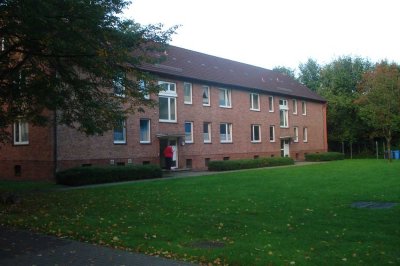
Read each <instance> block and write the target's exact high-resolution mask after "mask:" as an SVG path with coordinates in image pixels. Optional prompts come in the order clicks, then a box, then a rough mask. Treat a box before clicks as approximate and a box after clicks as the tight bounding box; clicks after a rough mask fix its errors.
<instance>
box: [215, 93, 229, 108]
mask: <svg viewBox="0 0 400 266" xmlns="http://www.w3.org/2000/svg"><path fill="white" fill-rule="evenodd" d="M221 96H223V98H221ZM218 101H219V107H222V108H232V90H231V89H224V88H219V93H218ZM221 101H224V102H223V103H221Z"/></svg>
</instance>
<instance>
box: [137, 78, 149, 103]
mask: <svg viewBox="0 0 400 266" xmlns="http://www.w3.org/2000/svg"><path fill="white" fill-rule="evenodd" d="M139 90H140V91H141V92H142V93H143V98H145V99H147V100H149V99H150V94H149V93H148V92H147V84H146V81H144V80H139Z"/></svg>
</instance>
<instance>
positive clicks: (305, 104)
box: [301, 101, 307, 115]
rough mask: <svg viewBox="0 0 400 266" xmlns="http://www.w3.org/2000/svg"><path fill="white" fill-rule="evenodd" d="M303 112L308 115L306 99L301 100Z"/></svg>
mask: <svg viewBox="0 0 400 266" xmlns="http://www.w3.org/2000/svg"><path fill="white" fill-rule="evenodd" d="M301 114H302V115H307V103H306V102H305V101H301Z"/></svg>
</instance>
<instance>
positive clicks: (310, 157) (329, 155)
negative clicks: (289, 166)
mask: <svg viewBox="0 0 400 266" xmlns="http://www.w3.org/2000/svg"><path fill="white" fill-rule="evenodd" d="M305 157H306V161H308V162H322V161H336V160H343V159H344V154H342V153H340V152H323V153H310V154H306V156H305Z"/></svg>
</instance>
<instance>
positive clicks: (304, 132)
mask: <svg viewBox="0 0 400 266" xmlns="http://www.w3.org/2000/svg"><path fill="white" fill-rule="evenodd" d="M303 142H308V128H307V127H303Z"/></svg>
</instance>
